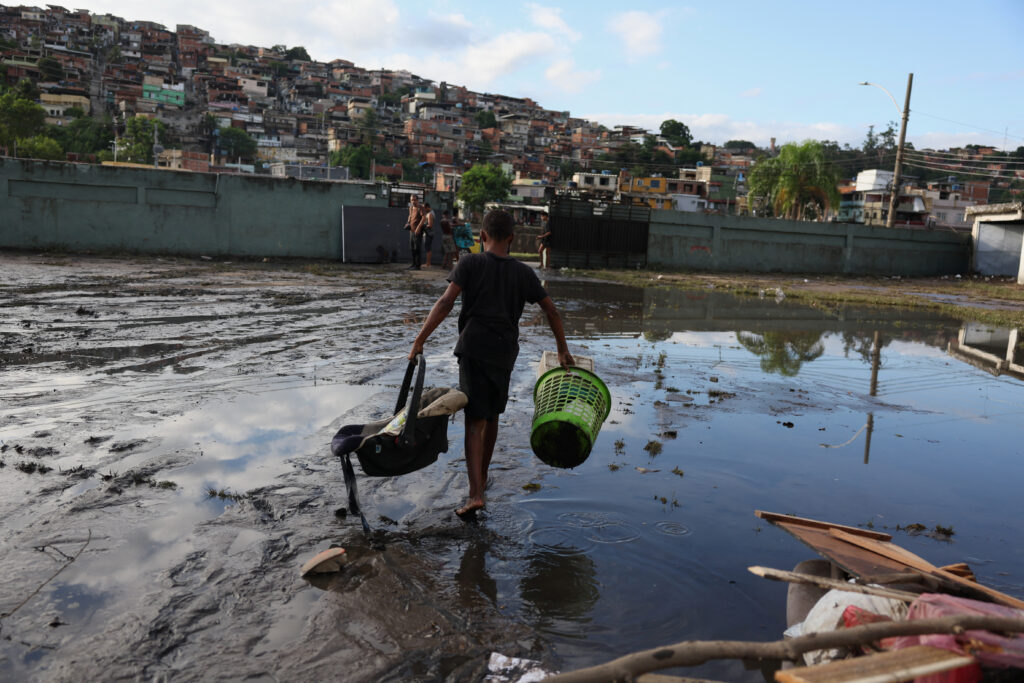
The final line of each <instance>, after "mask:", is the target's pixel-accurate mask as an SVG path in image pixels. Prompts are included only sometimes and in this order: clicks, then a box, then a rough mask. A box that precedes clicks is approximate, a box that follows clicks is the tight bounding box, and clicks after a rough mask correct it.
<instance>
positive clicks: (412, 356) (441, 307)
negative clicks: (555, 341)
mask: <svg viewBox="0 0 1024 683" xmlns="http://www.w3.org/2000/svg"><path fill="white" fill-rule="evenodd" d="M460 292H462V287H459V286H458V285H457V284H455V283H454V282H449V283H448V289H446V290H444V294H442V295H441V298H439V299H438V300H437V301H435V302H434V307H433V308H431V309H430V313H428V314H427V319H426V320H424V321H423V327H421V328H420V333H419V334H417V335H416V339H414V340H413V342H412V351H410V352H409V360H416V356H417V355H419V354H421V353H423V345H424V344H425V343H426V341H427V338H428V337H429V336H430V334H431V333H432V332H433V331H434V330H436V329H437V326H438V325H440V324H441V323H442V322H443V321H444V319H445V318H447V317H448V314H449V313H451V312H452V309H453V308H455V300H456V299H458V298H459V293H460ZM555 315H558V313H557V312H556V313H555ZM563 343H564V340H563Z"/></svg>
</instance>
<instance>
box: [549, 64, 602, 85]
mask: <svg viewBox="0 0 1024 683" xmlns="http://www.w3.org/2000/svg"><path fill="white" fill-rule="evenodd" d="M544 75H545V76H546V77H547V79H548V80H549V81H551V83H552V84H553V85H556V86H558V87H559V88H561V89H562V90H563V91H565V92H569V93H578V92H581V91H582V90H583V89H584V88H585V87H586V86H588V85H590V84H591V83H595V82H597V81H599V80H601V70H600V69H594V70H592V71H580V70H577V69H576V62H574V61H573V60H572V59H568V58H566V59H559V60H557V61H555V62H552V64H551V66H549V67H548V68H547V70H545V71H544Z"/></svg>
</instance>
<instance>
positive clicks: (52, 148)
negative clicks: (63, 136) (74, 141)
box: [18, 135, 64, 159]
mask: <svg viewBox="0 0 1024 683" xmlns="http://www.w3.org/2000/svg"><path fill="white" fill-rule="evenodd" d="M18 156H19V157H22V158H24V159H63V158H64V152H63V151H62V150H61V148H60V143H58V142H57V141H56V140H54V139H53V138H48V137H46V136H45V135H33V136H32V137H30V138H19V139H18Z"/></svg>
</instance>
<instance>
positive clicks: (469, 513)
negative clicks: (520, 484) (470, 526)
mask: <svg viewBox="0 0 1024 683" xmlns="http://www.w3.org/2000/svg"><path fill="white" fill-rule="evenodd" d="M483 509H484V501H483V500H482V499H480V498H470V499H469V500H468V501H466V504H465V505H463V506H462V507H460V508H459V509H458V510H456V511H455V514H456V515H458V516H459V517H461V518H462V519H472V518H474V517H476V512H477V510H483Z"/></svg>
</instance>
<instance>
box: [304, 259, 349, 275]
mask: <svg viewBox="0 0 1024 683" xmlns="http://www.w3.org/2000/svg"><path fill="white" fill-rule="evenodd" d="M302 271H303V272H306V273H309V274H310V275H319V276H320V277H338V276H339V275H341V274H342V271H341V268H339V267H338V266H336V265H334V264H329V263H320V262H316V263H307V264H306V265H305V266H303V268H302Z"/></svg>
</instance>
